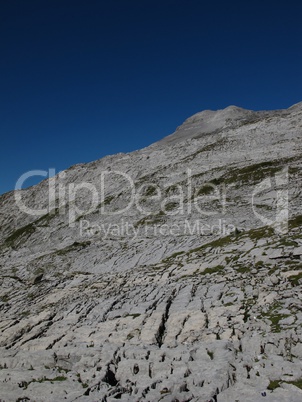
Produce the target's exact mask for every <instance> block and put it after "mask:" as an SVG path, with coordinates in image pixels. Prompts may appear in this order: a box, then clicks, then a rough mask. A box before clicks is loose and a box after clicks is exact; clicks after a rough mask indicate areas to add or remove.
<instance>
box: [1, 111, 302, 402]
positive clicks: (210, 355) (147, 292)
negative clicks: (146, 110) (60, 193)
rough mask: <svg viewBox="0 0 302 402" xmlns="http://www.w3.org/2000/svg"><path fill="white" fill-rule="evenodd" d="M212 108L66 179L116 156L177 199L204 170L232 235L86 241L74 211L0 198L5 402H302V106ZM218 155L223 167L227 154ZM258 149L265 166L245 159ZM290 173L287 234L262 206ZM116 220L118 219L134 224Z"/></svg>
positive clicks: (139, 221)
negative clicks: (260, 110) (26, 206)
mask: <svg viewBox="0 0 302 402" xmlns="http://www.w3.org/2000/svg"><path fill="white" fill-rule="evenodd" d="M230 110H231V112H230ZM212 113H214V112H212ZM212 113H210V114H208V112H207V113H206V118H205V115H202V114H201V115H202V116H201V115H200V114H199V115H197V116H195V117H193V118H191V119H188V121H187V122H186V123H185V124H184V126H182V127H181V128H180V129H178V131H176V134H174V136H170V137H167V139H165V140H163V142H161V143H159V144H155V145H153V146H151V147H150V148H147V149H145V150H142V151H139V152H138V153H135V154H134V155H133V154H130V155H126V156H124V155H120V156H116V157H109V158H105V161H104V160H101V161H99V162H95V163H94V164H91V165H88V166H87V167H86V166H78V167H74V168H72V169H71V170H70V172H69V173H68V172H67V176H68V175H69V176H70V177H67V179H68V180H69V181H70V180H71V178H74V177H75V176H76V177H77V178H78V179H79V178H81V180H83V177H84V178H86V180H88V179H89V178H90V179H89V180H90V181H91V179H92V178H93V177H98V175H97V172H98V171H100V170H101V169H104V166H107V167H108V166H109V165H110V166H112V163H113V162H112V161H113V160H116V163H117V164H118V163H120V169H121V167H123V171H126V170H127V169H128V170H129V171H130V170H131V169H132V170H131V171H133V172H139V173H137V177H136V179H137V180H138V181H140V182H142V181H144V180H145V177H146V175H149V176H150V175H151V176H152V180H153V183H157V182H161V183H164V184H165V188H169V186H171V185H172V184H174V185H175V184H177V183H180V182H181V180H180V177H181V172H183V171H184V169H186V168H187V167H188V166H191V167H192V166H195V168H197V167H198V169H199V171H200V174H199V176H198V179H196V180H197V181H195V182H194V186H197V185H199V181H198V180H199V179H200V175H202V177H204V175H206V177H207V180H209V179H211V178H212V179H213V178H215V179H216V182H217V178H220V184H221V183H222V182H223V181H224V182H227V183H228V184H232V190H230V192H229V193H228V204H227V205H228V207H227V211H226V213H225V215H223V214H222V213H221V212H220V213H219V216H218V217H219V218H221V217H223V216H224V219H225V220H226V221H227V222H228V223H233V224H234V226H236V230H235V231H232V232H230V234H226V233H224V234H220V235H218V234H217V233H213V234H212V235H209V234H202V233H199V234H196V233H192V234H186V235H179V236H172V235H171V234H169V235H165V236H154V235H153V236H152V235H151V234H150V235H146V232H144V233H139V234H138V236H137V237H136V238H135V239H134V238H129V236H128V237H127V236H122V235H121V234H119V236H117V237H114V235H113V233H110V235H108V237H107V238H104V237H103V238H100V237H98V236H91V237H87V236H86V237H85V238H84V239H83V238H81V237H80V236H79V232H78V227H77V226H76V227H74V228H70V227H69V226H68V224H67V222H66V217H65V215H61V214H59V213H58V212H57V211H56V212H55V213H54V214H53V215H52V214H46V215H45V216H43V217H42V218H39V219H36V220H32V221H31V220H30V218H28V217H26V216H24V215H22V214H20V213H18V212H17V208H16V207H15V205H14V202H13V196H12V194H8V195H4V196H3V197H2V199H1V201H2V204H1V207H0V209H1V218H2V226H1V239H2V245H1V260H0V264H1V276H0V281H1V291H0V292H1V293H0V299H1V303H0V314H1V322H0V399H1V401H5V402H10V401H27V400H30V401H37V402H39V401H49V402H50V401H54V402H55V401H56V402H57V401H65V400H66V401H87V402H89V401H91V402H92V401H114V400H117V399H120V400H122V401H143V400H146V401H167V402H168V401H169V402H172V401H175V402H176V401H179V402H184V401H201V402H207V401H210V400H213V401H215V400H217V401H219V402H221V401H223V402H235V401H237V402H241V401H246V402H257V401H289V402H297V401H300V400H302V326H301V324H302V293H301V286H302V235H301V230H302V217H301V212H300V208H301V207H300V205H301V203H300V201H301V199H300V183H301V181H300V164H301V162H300V160H301V159H300V155H301V154H300V143H299V141H298V140H299V135H300V136H301V134H299V133H298V128H299V127H301V121H302V119H301V114H302V107H301V105H298V106H295V107H294V108H292V109H291V110H290V112H288V111H283V112H280V111H278V112H276V113H275V114H274V113H272V114H266V113H264V114H263V115H262V114H260V115H258V114H253V113H252V112H247V111H242V110H241V109H239V110H237V109H232V108H231V109H228V110H227V112H226V111H220V112H219V113H218V112H217V113H216V114H214V115H213V114H212ZM251 113H252V114H251ZM215 116H216V117H215ZM201 117H202V119H201V120H200V118H201ZM228 119H229V120H228ZM246 119H247V120H246ZM204 120H205V121H204ZM297 121H298V123H299V124H300V125H299V124H298V123H297ZM221 122H222V123H221ZM293 122H294V123H293ZM277 123H278V124H277ZM229 124H231V126H229ZM221 125H222V126H221ZM283 125H284V127H283ZM204 127H206V128H207V127H210V128H209V129H208V130H209V131H210V133H211V132H212V134H211V135H210V134H208V133H207V129H205V128H204ZM274 128H275V130H276V131H275V132H274ZM285 128H287V131H285ZM190 130H191V131H194V135H193V137H192V135H191V134H190V135H189V137H188V135H187V134H186V133H187V132H188V131H189V132H191V131H190ZM198 130H199V131H200V130H201V133H200V138H199V137H198V135H197V134H198V133H199V131H198ZM211 130H212V131H211ZM213 130H214V131H213ZM219 130H220V131H219ZM236 130H237V131H238V133H240V132H241V133H243V134H244V135H245V136H246V137H247V136H249V135H250V136H251V135H254V136H255V137H257V134H258V132H260V134H259V135H258V137H257V138H255V139H254V147H253V145H252V143H251V142H249V147H246V148H241V145H242V136H239V134H238V133H237V134H234V137H232V136H231V134H232V133H234V132H236ZM240 130H241V131H240ZM276 132H277V134H276ZM184 133H185V134H186V135H185V134H184ZM196 133H197V134H196ZM227 133H228V134H227ZM243 134H242V135H243ZM217 135H218V136H220V137H219V138H220V139H219V138H218V139H217V137H215V136H217ZM265 135H266V137H265ZM263 136H264V137H263ZM263 138H264V139H263ZM214 139H215V141H216V142H215V145H213V147H214V148H213V149H212V146H211V147H210V148H209V144H208V143H209V142H210V143H213V141H214ZM205 141H206V144H205ZM219 141H220V142H219ZM263 141H267V142H268V143H272V145H271V148H270V149H268V148H267V147H263ZM222 143H223V144H224V145H223V146H222ZM238 144H239V145H238ZM240 144H241V145H240ZM205 148H206V149H205ZM182 149H184V151H183V152H181V150H182ZM244 149H245V152H243V150H244ZM193 151H194V152H193ZM227 151H229V153H227ZM235 151H236V152H237V153H236V152H235ZM219 152H220V153H221V155H224V158H225V160H224V161H223V160H222V159H221V158H222V157H221V158H220V159H219V160H217V159H216V158H215V157H214V156H215V155H218V154H219ZM253 152H254V155H257V158H258V159H257V160H253V161H252V163H251V160H250V159H249V160H248V162H247V159H246V158H247V157H248V156H249V155H251V154H253ZM196 153H197V155H195V154H196ZM232 154H233V156H232ZM152 155H153V156H152ZM167 155H169V158H168V156H167ZM278 155H279V157H278ZM280 155H281V156H280ZM164 156H165V157H164ZM147 157H149V158H147ZM227 158H228V159H227ZM129 159H131V161H132V162H131V163H129ZM133 161H134V162H135V163H134V162H133ZM147 161H149V162H148V163H152V164H153V165H154V166H153V173H152V174H151V173H150V166H149V167H148V166H147V167H146V168H145V170H144V169H143V164H144V163H147ZM209 165H210V166H211V169H210V172H211V173H208V170H207V169H208V166H209ZM219 166H220V167H219ZM284 167H287V168H288V169H289V180H290V183H291V186H290V190H289V197H290V198H289V202H290V217H289V218H290V219H289V223H288V230H287V231H285V232H284V233H281V234H280V233H278V231H276V230H275V229H273V228H272V227H270V226H269V225H263V222H260V221H259V219H257V217H255V215H254V214H253V213H252V210H251V208H250V205H249V195H250V194H251V191H252V189H253V188H254V187H253V186H254V185H255V183H256V184H257V183H259V182H260V181H261V180H264V179H265V177H267V175H268V176H269V177H271V179H272V181H273V175H274V174H275V173H276V172H278V171H280V169H282V168H284ZM98 169H99V170H98ZM203 169H204V170H203ZM167 173H169V177H168V174H167ZM149 176H148V179H150V177H149ZM142 178H143V179H142ZM67 179H66V180H67ZM222 179H223V180H222ZM164 184H163V186H164ZM111 185H112V187H111V189H110V197H111V198H110V199H108V198H107V204H108V205H109V204H111V206H112V207H113V209H114V208H116V207H117V206H120V205H122V204H123V201H122V200H121V199H120V198H121V197H120V196H119V194H120V184H119V183H118V182H116V183H112V184H111ZM45 186H47V182H45V183H42V184H41V185H39V186H36V187H34V188H32V189H29V190H26V193H25V195H26V197H27V200H28V201H29V200H31V201H32V203H36V204H41V203H43V200H44V199H45ZM274 186H275V187H273V186H271V187H270V188H268V189H267V190H266V191H265V192H264V193H263V194H262V196H261V197H260V198H258V200H257V208H259V209H258V211H261V210H263V209H265V214H266V215H265V216H267V217H268V218H271V217H272V216H273V214H274V211H275V208H276V205H274V200H275V197H276V191H278V183H274ZM204 194H205V193H204ZM206 194H208V193H206ZM146 196H147V195H146ZM108 200H109V201H108ZM82 201H83V202H84V204H85V196H84V195H83V196H82ZM185 202H186V203H188V199H186V201H185ZM84 204H83V205H84ZM204 205H206V206H207V207H211V205H213V201H212V200H211V199H209V200H207V202H206V203H205V204H204ZM299 212H300V213H299ZM98 216H99V212H93V213H91V214H87V215H85V214H84V216H83V217H82V218H85V219H90V220H92V221H93V222H96V221H97V217H98ZM124 217H125V214H124V215H123V218H124ZM78 218H79V217H78ZM80 218H81V217H80ZM127 218H128V219H130V221H131V222H132V223H133V225H134V226H135V227H136V228H138V227H145V226H152V224H154V223H158V222H162V223H165V224H168V225H169V224H170V225H171V224H175V223H176V222H179V221H180V220H181V219H182V218H181V217H179V216H178V215H177V214H171V215H169V214H168V213H166V214H155V213H154V214H151V215H150V216H148V218H147V219H146V218H145V217H141V216H140V215H139V214H137V213H136V212H133V211H130V212H128V215H127ZM194 218H196V213H195V215H194V214H193V216H191V217H190V219H191V221H192V222H194ZM215 218H216V217H215ZM106 219H108V220H111V221H112V220H113V219H114V223H115V224H117V223H118V222H119V220H120V219H121V217H116V218H112V217H108V218H104V221H106ZM206 219H207V220H206V222H208V223H211V222H212V223H215V220H214V218H213V217H211V216H208V217H207V218H206ZM77 224H78V225H79V224H80V219H78V221H77ZM211 398H212V399H211Z"/></svg>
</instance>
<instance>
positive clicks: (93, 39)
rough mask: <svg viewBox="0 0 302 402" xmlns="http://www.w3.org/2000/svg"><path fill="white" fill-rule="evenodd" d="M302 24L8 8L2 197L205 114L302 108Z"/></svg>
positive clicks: (4, 0)
mask: <svg viewBox="0 0 302 402" xmlns="http://www.w3.org/2000/svg"><path fill="white" fill-rule="evenodd" d="M301 21H302V4H301V3H300V4H299V3H298V2H297V1H290V0H289V1H286V2H281V3H278V2H276V1H270V0H267V1H263V0H262V1H258V0H255V1H253V2H244V1H242V0H241V1H232V0H230V1H228V2H226V1H220V2H218V1H216V2H215V1H213V2H211V4H207V2H203V1H201V0H199V1H197V0H160V1H159V0H152V1H151V0H107V1H102V0H99V1H96V0H85V1H84V0H82V1H79V0H70V1H69V0H26V1H24V0H0V35H1V41H0V72H1V74H0V135H1V159H0V168H1V170H0V193H3V192H5V191H9V190H11V189H13V188H14V185H15V182H16V180H17V179H18V177H19V176H20V175H21V174H22V173H24V172H26V171H28V170H32V169H48V168H56V170H57V171H60V170H62V169H65V168H67V167H69V166H71V165H73V164H75V163H81V162H89V161H92V160H95V159H99V158H100V157H102V156H104V155H107V154H113V153H117V152H129V151H132V150H135V149H139V148H142V147H144V146H147V145H149V144H150V143H152V142H154V141H156V140H159V139H161V138H162V137H164V136H166V135H168V134H170V133H172V132H173V131H174V129H175V128H176V126H178V125H179V124H181V123H182V122H183V121H184V120H185V119H186V118H187V117H189V116H190V115H192V114H194V113H196V112H198V111H201V110H203V109H221V108H224V107H226V106H228V105H230V104H235V105H237V106H241V107H245V108H248V109H256V110H257V109H276V108H287V107H289V106H291V105H292V104H294V103H297V102H299V101H301V100H302V95H301V93H302V80H301V75H302V52H301V49H302V23H301ZM28 184H32V183H30V182H28Z"/></svg>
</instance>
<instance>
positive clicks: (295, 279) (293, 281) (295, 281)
mask: <svg viewBox="0 0 302 402" xmlns="http://www.w3.org/2000/svg"><path fill="white" fill-rule="evenodd" d="M301 279H302V272H299V273H298V274H297V275H293V276H289V277H288V280H289V281H290V283H291V284H292V286H299V285H300V280H301Z"/></svg>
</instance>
